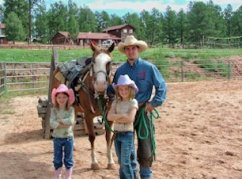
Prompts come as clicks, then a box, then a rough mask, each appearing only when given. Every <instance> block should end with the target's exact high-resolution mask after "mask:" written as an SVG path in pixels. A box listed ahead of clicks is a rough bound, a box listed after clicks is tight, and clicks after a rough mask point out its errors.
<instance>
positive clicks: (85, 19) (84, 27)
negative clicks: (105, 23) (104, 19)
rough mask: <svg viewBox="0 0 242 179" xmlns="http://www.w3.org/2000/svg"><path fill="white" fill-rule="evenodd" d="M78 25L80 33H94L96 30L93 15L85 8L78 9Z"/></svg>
mask: <svg viewBox="0 0 242 179" xmlns="http://www.w3.org/2000/svg"><path fill="white" fill-rule="evenodd" d="M78 23H79V29H80V31H81V32H95V31H96V29H97V21H96V17H95V14H94V13H93V12H92V11H91V9H89V7H87V6H84V7H80V10H79V17H78Z"/></svg>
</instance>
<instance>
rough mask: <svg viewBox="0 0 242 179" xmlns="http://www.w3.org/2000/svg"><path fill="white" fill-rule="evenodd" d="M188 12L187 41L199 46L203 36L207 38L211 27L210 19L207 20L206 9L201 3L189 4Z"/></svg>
mask: <svg viewBox="0 0 242 179" xmlns="http://www.w3.org/2000/svg"><path fill="white" fill-rule="evenodd" d="M189 7H190V10H189V12H188V15H187V17H188V23H189V27H188V28H189V33H188V34H189V41H190V42H192V43H194V44H196V45H201V44H202V42H203V39H204V37H205V36H209V34H210V29H211V27H212V26H213V24H212V21H211V20H212V19H211V18H209V12H208V7H207V6H206V4H205V3H203V2H194V3H190V4H189Z"/></svg>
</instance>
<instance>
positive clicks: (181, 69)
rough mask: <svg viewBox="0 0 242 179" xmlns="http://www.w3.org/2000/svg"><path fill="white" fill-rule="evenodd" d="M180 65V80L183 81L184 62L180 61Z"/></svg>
mask: <svg viewBox="0 0 242 179" xmlns="http://www.w3.org/2000/svg"><path fill="white" fill-rule="evenodd" d="M180 65H181V81H182V82H184V70H183V66H184V64H183V61H181V64H180Z"/></svg>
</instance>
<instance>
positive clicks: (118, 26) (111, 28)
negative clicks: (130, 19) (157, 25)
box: [103, 24, 135, 32]
mask: <svg viewBox="0 0 242 179" xmlns="http://www.w3.org/2000/svg"><path fill="white" fill-rule="evenodd" d="M126 26H130V27H132V28H133V29H135V28H134V27H133V26H132V25H129V24H123V25H116V26H112V27H108V28H106V29H104V30H103V32H107V31H110V30H117V29H123V28H124V27H126Z"/></svg>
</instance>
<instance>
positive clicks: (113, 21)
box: [109, 14, 123, 26]
mask: <svg viewBox="0 0 242 179" xmlns="http://www.w3.org/2000/svg"><path fill="white" fill-rule="evenodd" d="M121 24H123V20H122V18H121V17H119V16H117V15H115V14H112V15H111V16H110V23H109V25H110V26H115V25H121Z"/></svg>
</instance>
